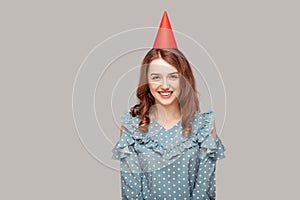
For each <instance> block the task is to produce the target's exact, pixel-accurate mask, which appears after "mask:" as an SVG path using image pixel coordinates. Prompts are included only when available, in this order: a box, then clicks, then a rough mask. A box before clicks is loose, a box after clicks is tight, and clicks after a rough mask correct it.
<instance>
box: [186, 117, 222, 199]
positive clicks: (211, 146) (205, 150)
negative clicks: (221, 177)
mask: <svg viewBox="0 0 300 200" xmlns="http://www.w3.org/2000/svg"><path fill="white" fill-rule="evenodd" d="M206 123H207V124H206V125H207V127H211V129H209V128H208V129H201V131H200V132H201V133H202V134H203V135H204V138H203V140H202V139H201V140H200V141H201V142H200V143H199V145H200V152H201V153H200V154H201V155H203V156H200V162H199V167H198V173H197V178H196V183H195V188H194V190H193V193H192V199H200V200H206V199H209V200H215V198H216V174H215V173H216V162H217V160H219V159H222V158H224V157H225V156H224V151H225V148H224V146H223V144H222V142H221V140H220V138H219V137H218V135H217V131H216V124H215V120H214V119H213V118H211V120H207V121H206ZM202 134H201V135H202Z"/></svg>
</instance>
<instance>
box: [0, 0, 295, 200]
mask: <svg viewBox="0 0 300 200" xmlns="http://www.w3.org/2000/svg"><path fill="white" fill-rule="evenodd" d="M297 3H298V2H296V1H247V2H246V1H232V0H229V1H222V2H221V1H218V2H217V1H213V2H211V1H209V2H208V1H197V2H196V1H193V2H185V3H183V2H175V1H172V2H171V1H164V2H162V1H148V2H146V1H144V2H142V1H107V2H104V1H47V2H41V1H1V3H0V21H1V23H0V24H1V32H0V35H1V37H0V44H1V45H0V52H1V59H0V66H1V69H0V70H1V71H0V76H1V78H0V81H1V84H0V87H1V126H0V132H1V140H0V143H1V144H0V148H1V151H0V152H1V153H0V154H1V165H0V169H1V170H0V171H1V172H0V173H1V175H0V177H1V178H0V184H1V185H0V186H1V193H0V199H5V200H12V199H14V200H17V199H31V200H40V199H49V200H50V199H51V200H53V199H62V200H65V199H72V200H77V199H78V200H82V199H88V200H98V199H120V192H121V190H120V179H119V173H118V171H117V170H116V167H117V166H118V164H117V162H112V161H111V160H110V159H109V158H110V157H109V156H110V154H109V153H110V149H111V148H112V144H113V143H115V142H116V141H117V138H118V134H119V132H118V131H119V129H118V126H119V123H120V115H119V114H120V113H121V112H122V111H124V109H125V108H127V107H128V106H129V105H131V103H132V102H133V101H132V100H133V99H134V90H133V89H134V88H135V86H136V84H137V83H136V80H131V81H132V82H131V83H130V84H128V85H125V90H123V89H122V86H124V85H123V84H115V85H113V86H118V87H112V86H111V85H109V84H106V83H107V82H109V81H110V80H114V81H113V83H122V81H124V80H126V79H129V81H130V78H129V77H131V76H133V74H135V76H133V77H135V78H137V76H136V75H137V74H136V73H137V72H138V71H137V70H136V69H135V70H133V71H132V73H131V71H130V73H127V75H128V76H122V74H124V73H125V72H122V73H121V71H119V70H117V69H120V70H124V69H127V68H126V67H128V65H131V66H136V65H137V64H138V63H140V62H141V60H142V57H143V55H144V52H145V49H143V48H145V47H149V45H150V46H151V41H154V37H155V31H153V33H154V35H150V34H147V33H145V35H148V36H149V37H147V36H146V37H145V41H142V40H141V39H142V38H143V37H144V35H142V34H141V35H140V37H139V35H138V36H137V37H136V40H132V39H131V40H123V39H122V37H118V38H115V40H112V41H113V43H111V44H109V43H107V47H105V48H104V49H102V51H103V50H104V51H103V52H104V53H103V52H102V53H101V52H100V50H101V49H97V50H98V51H99V52H97V54H94V55H91V56H90V57H89V58H90V59H91V60H88V62H87V63H86V64H90V66H89V67H90V68H88V67H85V68H82V71H81V73H80V76H78V81H77V82H76V83H78V84H77V85H76V88H75V89H76V90H74V82H75V79H76V76H77V75H78V70H79V68H80V66H81V64H82V63H83V61H84V59H85V58H86V57H87V56H88V54H89V53H90V52H91V51H92V49H93V48H95V47H96V46H97V45H98V44H99V43H101V42H103V41H104V40H106V39H107V38H109V37H111V36H113V35H115V34H118V33H121V32H122V31H126V30H130V29H135V28H140V27H158V26H159V23H160V20H161V17H162V14H163V11H164V10H167V11H168V15H169V18H170V21H171V25H172V27H173V29H175V30H176V31H178V32H177V33H179V32H181V33H184V34H186V35H188V36H190V37H191V38H193V39H194V40H195V41H197V42H198V43H199V44H201V45H202V46H203V47H204V48H205V49H206V50H207V52H209V55H210V56H211V58H212V59H213V61H214V62H215V64H216V65H217V66H218V69H219V72H220V76H215V75H214V74H213V73H215V72H216V71H214V70H209V71H207V72H206V73H207V74H206V75H205V76H206V77H207V80H208V82H209V86H211V88H212V90H211V92H212V93H211V94H212V95H213V106H214V109H215V111H216V121H217V129H218V130H221V129H222V134H221V138H222V140H223V143H224V145H225V147H226V152H225V153H226V158H225V159H224V160H221V161H220V162H218V165H217V199H218V200H240V199H243V200H248V199H249V200H252V199H274V200H275V199H276V200H281V199H297V196H298V187H297V186H298V185H299V184H298V182H297V181H298V180H299V178H300V177H299V171H298V169H299V167H300V166H299V156H298V152H299V149H298V148H299V147H298V144H299V142H298V140H299V129H298V127H297V125H299V122H298V121H299V117H298V112H299V105H298V103H299V101H300V99H299V85H300V83H299V77H298V76H299V71H300V70H299V67H300V65H299V64H300V62H299V41H300V40H299V35H300V32H299V18H300V14H299V9H298V8H299V4H297ZM134 33H137V34H138V32H134ZM130 37H132V35H131V36H130ZM125 38H126V37H125ZM177 38H178V45H179V49H180V47H182V48H184V45H186V44H187V43H186V42H184V37H182V36H180V34H177ZM118 39H120V41H118ZM138 42H141V43H138ZM143 42H145V44H147V45H146V46H143ZM133 44H134V45H136V46H135V48H137V47H138V46H139V47H141V49H140V50H138V51H131V52H129V53H127V54H124V55H122V56H120V57H117V58H118V59H116V61H115V62H112V63H111V65H109V63H102V60H101V59H102V58H106V56H107V55H111V56H113V54H110V53H115V52H118V54H119V55H121V54H120V53H119V52H126V50H127V47H128V45H133ZM112 45H115V46H112ZM102 47H104V46H102ZM131 50H132V49H131ZM185 52H188V49H187V48H186V51H185ZM106 53H107V54H106ZM198 53H199V55H205V54H203V52H201V51H200V50H199V52H198ZM196 55H197V51H196V50H195V51H193V53H189V54H187V55H186V56H187V57H190V58H191V60H192V57H194V58H195V57H197V56H196ZM101 56H103V57H101ZM131 57H134V59H131ZM199 57H200V56H199ZM112 58H114V57H112ZM206 58H207V57H206ZM110 59H111V58H110ZM120 61H122V62H120ZM97 62H98V63H97ZM130 62H132V63H130ZM91 63H96V64H95V66H94V67H95V68H92V66H93V65H92V64H91ZM120 63H121V64H120ZM125 63H127V64H126V66H125ZM122 64H123V65H124V69H121V67H119V68H117V66H122ZM105 66H111V67H110V68H108V70H107V71H106V74H105V76H103V77H102V79H101V81H104V82H102V83H101V81H99V82H98V83H97V80H99V79H95V78H96V77H100V75H101V73H100V72H101V71H103V70H104V68H105ZM205 66H206V67H208V65H204V66H203V67H202V69H203V70H205V69H207V68H205ZM92 69H94V71H92ZM209 69H212V68H209ZM89 70H91V71H89ZM200 71H201V68H200ZM127 72H129V71H128V70H127ZM210 72H211V73H212V74H210ZM118 73H121V74H118ZM109 74H111V79H109V78H108V77H110V76H108V75H109ZM125 74H126V73H125ZM84 75H85V78H84V77H83V76H84ZM114 75H115V76H116V77H115V76H114ZM86 77H90V78H86ZM118 77H119V78H122V79H120V82H117V81H115V79H114V78H118ZM211 77H212V78H211ZM220 77H222V80H223V82H224V86H225V89H226V102H225V100H224V98H223V97H224V95H223V94H222V91H223V90H219V89H220V88H219V84H218V83H220ZM117 80H118V79H117ZM214 83H216V85H214ZM97 84H98V85H97ZM199 84H200V85H202V84H201V83H200V82H199ZM91 85H92V86H94V88H93V89H95V88H96V89H95V90H90V89H91V87H89V86H91ZM96 85H97V87H96ZM85 88H88V90H85ZM203 88H205V87H203ZM113 89H115V90H113ZM221 89H222V88H221ZM128 90H130V93H128ZM200 90H201V91H200V92H201V94H202V95H203V96H202V98H203V102H204V103H203V104H202V105H203V106H205V108H203V109H204V110H206V108H207V107H209V105H210V101H209V97H208V96H207V92H206V91H205V89H200ZM81 91H82V92H81ZM84 91H87V93H85V92H84ZM94 91H96V93H95V95H94V93H93V92H94ZM112 91H115V93H114V95H119V96H123V97H126V96H127V97H126V99H121V98H117V97H119V96H113V95H112V93H111V92H112ZM122 91H126V92H124V93H122ZM73 92H75V94H76V95H74V97H75V98H74V99H73V100H74V101H72V94H73ZM88 92H89V93H88ZM112 96H113V97H115V98H111V99H113V100H112V101H111V102H112V105H113V106H112V107H110V106H105V107H104V106H103V105H106V103H107V102H105V101H106V100H107V99H110V97H112ZM219 96H220V98H219ZM93 97H95V100H96V101H95V102H97V103H96V104H95V106H94V101H93ZM81 98H82V99H81ZM101 100H103V103H100V102H101ZM224 102H225V104H224ZM72 103H73V104H72ZM82 105H86V107H80V106H82ZM118 105H119V107H118ZM72 108H73V109H72ZM74 108H76V110H75V113H74ZM80 108H81V109H80ZM94 108H95V109H94ZM112 109H114V110H112ZM91 110H96V112H95V113H94V115H92V116H94V118H93V119H92V118H91V119H89V118H88V117H86V116H91V115H90V113H89V112H90V111H91ZM225 111H226V115H224V113H225ZM112 113H115V114H114V115H113V116H112ZM96 116H98V118H97V117H96ZM224 116H225V119H223V117H224ZM96 118H97V119H98V122H100V124H101V125H103V127H102V128H103V130H101V129H100V128H99V129H96V128H95V122H96V120H95V119H96ZM223 122H224V123H223ZM104 125H107V126H104ZM223 125H224V126H223ZM95 130H98V132H99V133H102V132H105V133H106V134H105V137H103V135H101V134H99V135H100V136H99V135H93V134H94V131H95ZM109 130H111V131H109ZM97 137H101V138H102V139H101V140H99V139H97ZM100 161H101V162H100Z"/></svg>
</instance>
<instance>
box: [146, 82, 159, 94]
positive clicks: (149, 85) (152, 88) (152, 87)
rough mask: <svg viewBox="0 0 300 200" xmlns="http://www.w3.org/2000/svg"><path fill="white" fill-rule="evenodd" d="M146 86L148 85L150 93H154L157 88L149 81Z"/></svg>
mask: <svg viewBox="0 0 300 200" xmlns="http://www.w3.org/2000/svg"><path fill="white" fill-rule="evenodd" d="M148 87H149V89H150V91H151V93H154V92H155V91H156V89H157V85H156V84H153V83H149V84H148Z"/></svg>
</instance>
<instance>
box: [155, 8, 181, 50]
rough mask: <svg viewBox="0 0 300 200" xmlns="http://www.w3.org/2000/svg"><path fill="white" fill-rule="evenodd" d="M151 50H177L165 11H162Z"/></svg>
mask: <svg viewBox="0 0 300 200" xmlns="http://www.w3.org/2000/svg"><path fill="white" fill-rule="evenodd" d="M153 48H177V44H176V41H175V37H174V34H173V31H172V27H171V24H170V21H169V18H168V14H167V11H164V15H163V17H162V20H161V22H160V26H159V30H158V32H157V35H156V39H155V42H154V45H153Z"/></svg>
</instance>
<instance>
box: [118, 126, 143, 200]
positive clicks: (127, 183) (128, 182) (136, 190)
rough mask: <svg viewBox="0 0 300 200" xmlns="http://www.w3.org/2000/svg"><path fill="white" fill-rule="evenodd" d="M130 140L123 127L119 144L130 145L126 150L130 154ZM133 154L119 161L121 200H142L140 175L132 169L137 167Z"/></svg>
mask: <svg viewBox="0 0 300 200" xmlns="http://www.w3.org/2000/svg"><path fill="white" fill-rule="evenodd" d="M130 139H131V140H132V138H130V136H129V134H128V133H127V132H126V131H125V128H124V126H121V129H120V142H121V143H122V142H125V143H126V142H127V144H130V145H129V146H130V147H129V148H128V146H127V147H126V148H128V150H129V151H130V152H132V153H134V151H132V148H131V147H132V141H131V142H128V141H129V140H130ZM135 158H136V157H134V154H131V155H128V156H126V157H123V158H121V159H120V169H121V171H120V178H121V193H122V194H121V195H122V200H127V199H128V200H129V199H130V200H131V199H136V200H143V197H142V181H141V173H137V172H136V169H135V168H134V167H136V166H137V164H138V163H137V159H135Z"/></svg>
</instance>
